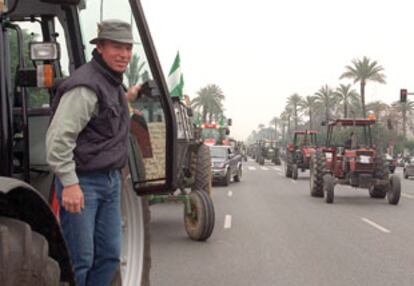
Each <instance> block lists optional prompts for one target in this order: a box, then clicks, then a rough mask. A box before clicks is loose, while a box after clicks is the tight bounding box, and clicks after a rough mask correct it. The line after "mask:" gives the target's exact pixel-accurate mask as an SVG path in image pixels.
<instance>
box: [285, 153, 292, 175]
mask: <svg viewBox="0 0 414 286" xmlns="http://www.w3.org/2000/svg"><path fill="white" fill-rule="evenodd" d="M292 165H293V162H292V155H291V154H288V155H287V160H286V172H285V175H286V178H292V169H293V166H292Z"/></svg>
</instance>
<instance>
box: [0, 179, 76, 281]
mask: <svg viewBox="0 0 414 286" xmlns="http://www.w3.org/2000/svg"><path fill="white" fill-rule="evenodd" d="M0 216H4V217H10V218H15V219H18V220H21V221H23V222H25V223H27V224H29V225H30V227H31V228H32V230H33V231H36V232H38V233H40V234H41V235H43V236H44V237H45V239H46V240H47V241H48V244H49V254H50V257H52V258H53V259H55V260H56V261H57V262H58V263H59V266H60V269H61V281H65V282H69V283H70V285H74V283H75V282H74V274H73V270H72V264H71V260H70V257H69V252H68V249H67V247H66V243H65V240H64V238H63V234H62V231H61V228H60V225H59V222H58V221H57V219H56V217H55V215H54V214H53V211H52V209H51V208H50V206H49V204H48V202H47V201H46V200H45V199H44V198H43V197H42V195H41V194H40V193H39V192H38V191H37V190H36V189H35V188H33V187H32V186H30V185H29V184H27V183H25V182H23V181H20V180H17V179H14V178H9V177H0Z"/></svg>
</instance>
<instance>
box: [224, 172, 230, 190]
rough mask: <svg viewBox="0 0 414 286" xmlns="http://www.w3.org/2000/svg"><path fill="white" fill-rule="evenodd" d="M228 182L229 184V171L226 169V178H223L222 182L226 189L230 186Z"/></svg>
mask: <svg viewBox="0 0 414 286" xmlns="http://www.w3.org/2000/svg"><path fill="white" fill-rule="evenodd" d="M230 182H231V174H230V169H227V171H226V176H225V177H224V180H223V185H224V186H226V187H227V186H228V185H230Z"/></svg>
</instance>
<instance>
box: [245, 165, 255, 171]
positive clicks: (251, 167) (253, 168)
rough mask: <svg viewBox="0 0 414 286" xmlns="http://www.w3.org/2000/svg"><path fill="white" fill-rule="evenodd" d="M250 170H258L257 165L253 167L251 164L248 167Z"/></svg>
mask: <svg viewBox="0 0 414 286" xmlns="http://www.w3.org/2000/svg"><path fill="white" fill-rule="evenodd" d="M247 168H248V169H249V170H250V171H254V170H256V167H253V166H249V167H247Z"/></svg>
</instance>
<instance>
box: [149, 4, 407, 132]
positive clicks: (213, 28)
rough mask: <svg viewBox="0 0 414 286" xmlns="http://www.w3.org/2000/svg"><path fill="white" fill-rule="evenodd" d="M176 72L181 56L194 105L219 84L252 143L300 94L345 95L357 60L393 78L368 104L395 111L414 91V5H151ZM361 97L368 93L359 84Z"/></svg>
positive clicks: (162, 52) (161, 51)
mask: <svg viewBox="0 0 414 286" xmlns="http://www.w3.org/2000/svg"><path fill="white" fill-rule="evenodd" d="M142 4H143V7H144V10H145V12H146V17H147V21H148V22H149V26H150V30H151V33H152V36H153V39H154V42H155V45H156V48H157V52H158V55H159V58H160V60H161V63H162V66H163V69H164V72H168V70H169V68H170V66H171V65H172V62H173V60H174V56H175V54H176V52H177V50H179V52H180V57H181V69H182V72H183V74H184V81H185V91H186V92H187V93H188V94H189V95H190V96H191V98H193V97H195V96H197V91H198V90H199V89H200V88H201V87H204V86H206V85H207V84H217V85H219V86H220V87H221V88H222V90H223V92H224V94H225V96H226V100H225V103H224V106H225V114H226V115H227V117H230V118H232V119H233V127H232V129H231V134H232V135H233V136H234V137H236V138H238V139H246V138H247V136H248V135H249V134H250V132H251V131H252V130H253V129H256V128H257V126H258V125H259V124H261V123H263V124H265V125H266V126H268V124H269V121H270V120H271V119H272V118H273V117H275V116H278V115H280V113H281V112H282V111H283V109H284V107H285V103H286V99H287V97H288V96H290V95H291V94H293V93H298V94H299V95H301V96H306V95H312V94H314V93H315V92H316V91H317V90H318V89H319V88H320V87H321V86H322V85H324V84H328V85H329V86H331V87H333V88H336V86H338V85H339V83H352V82H351V81H349V80H341V81H340V80H339V76H340V75H341V74H342V73H343V72H344V71H345V66H346V65H349V64H351V61H352V59H355V58H362V57H363V56H367V57H369V58H370V59H371V60H376V61H378V63H379V64H380V65H382V66H383V67H384V69H385V71H384V73H385V75H386V77H387V78H386V81H387V84H386V85H381V84H376V83H368V85H367V88H366V94H367V101H373V100H383V101H385V102H387V103H390V102H392V101H395V100H397V99H398V98H399V90H400V88H407V89H408V90H409V91H410V90H412V91H414V83H413V80H414V75H413V74H414V66H413V63H414V37H413V35H414V17H413V11H414V9H413V8H414V1H403V0H394V1H370V0H364V1H362V0H347V1H338V0H312V1H309V0H297V1H291V0H290V1H278V0H255V1H245V0H209V1H201V0H174V1H166V0H142ZM355 89H356V90H359V86H358V85H355Z"/></svg>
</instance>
